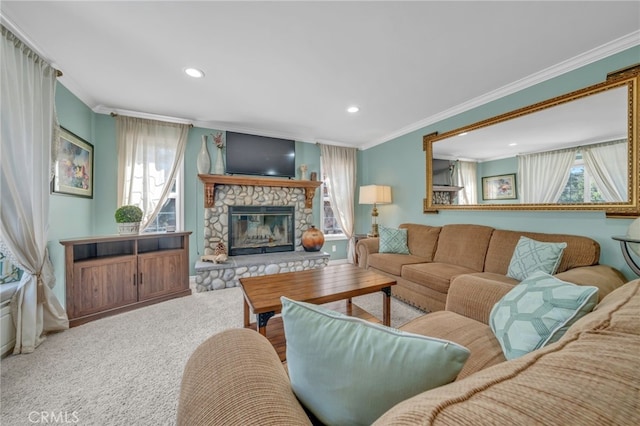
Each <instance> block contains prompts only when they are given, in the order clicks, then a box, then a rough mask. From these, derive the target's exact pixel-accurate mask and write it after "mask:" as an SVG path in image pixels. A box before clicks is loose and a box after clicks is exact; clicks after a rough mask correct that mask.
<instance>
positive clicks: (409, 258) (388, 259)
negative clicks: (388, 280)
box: [368, 253, 429, 276]
mask: <svg viewBox="0 0 640 426" xmlns="http://www.w3.org/2000/svg"><path fill="white" fill-rule="evenodd" d="M428 261H429V260H427V258H426V257H420V256H413V255H411V254H395V253H373V254H370V255H369V256H368V265H369V267H370V268H375V269H378V270H380V271H384V272H386V273H388V274H393V275H396V276H400V273H401V272H402V267H403V266H404V265H411V264H413V263H424V262H428Z"/></svg>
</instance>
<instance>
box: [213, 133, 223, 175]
mask: <svg viewBox="0 0 640 426" xmlns="http://www.w3.org/2000/svg"><path fill="white" fill-rule="evenodd" d="M211 137H212V138H213V142H214V143H215V144H216V148H218V152H217V155H216V164H215V166H214V167H213V174H215V175H223V174H224V162H223V161H222V150H223V149H224V142H223V141H222V132H218V134H217V135H215V136H214V135H213V133H212V134H211Z"/></svg>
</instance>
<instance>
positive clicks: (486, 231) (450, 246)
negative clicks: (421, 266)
mask: <svg viewBox="0 0 640 426" xmlns="http://www.w3.org/2000/svg"><path fill="white" fill-rule="evenodd" d="M493 231H494V230H493V228H491V227H490V226H483V225H458V224H456V225H445V226H443V227H442V230H441V231H440V236H439V237H438V247H437V248H436V254H435V256H434V258H433V260H434V262H442V263H450V264H453V265H458V266H464V267H465V268H470V269H473V270H474V271H479V272H480V271H482V268H483V266H484V262H485V259H484V258H485V255H486V254H487V247H488V246H489V241H490V240H491V234H492V232H493ZM514 247H515V245H514ZM512 253H513V250H512ZM509 260H511V254H509ZM507 266H508V262H507ZM505 272H506V270H505Z"/></svg>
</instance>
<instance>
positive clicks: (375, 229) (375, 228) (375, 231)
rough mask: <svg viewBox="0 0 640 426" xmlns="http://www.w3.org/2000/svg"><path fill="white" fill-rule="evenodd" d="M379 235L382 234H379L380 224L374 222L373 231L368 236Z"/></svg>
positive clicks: (374, 236)
mask: <svg viewBox="0 0 640 426" xmlns="http://www.w3.org/2000/svg"><path fill="white" fill-rule="evenodd" d="M379 236H380V234H378V224H377V223H374V224H372V225H371V232H369V233H368V234H367V237H370V238H376V237H379Z"/></svg>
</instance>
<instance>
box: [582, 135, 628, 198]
mask: <svg viewBox="0 0 640 426" xmlns="http://www.w3.org/2000/svg"><path fill="white" fill-rule="evenodd" d="M627 151H628V150H627V140H626V139H623V140H619V141H614V142H608V143H602V144H596V145H589V146H585V147H582V158H583V159H584V166H585V168H586V169H587V171H588V173H589V175H590V176H591V177H592V178H593V180H594V181H595V183H596V186H597V187H598V189H599V190H600V193H601V194H602V197H603V198H604V200H605V201H608V202H621V201H627V199H628V196H627V176H628V175H627Z"/></svg>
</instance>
